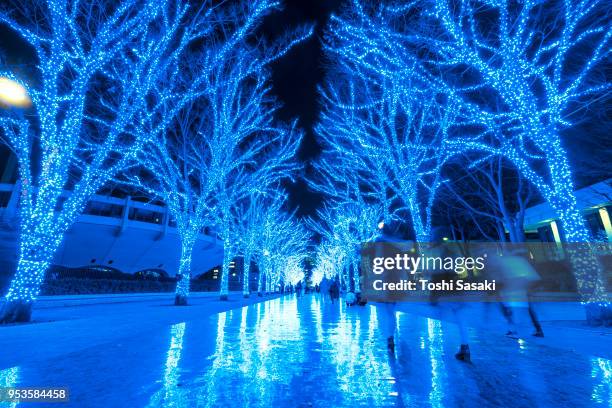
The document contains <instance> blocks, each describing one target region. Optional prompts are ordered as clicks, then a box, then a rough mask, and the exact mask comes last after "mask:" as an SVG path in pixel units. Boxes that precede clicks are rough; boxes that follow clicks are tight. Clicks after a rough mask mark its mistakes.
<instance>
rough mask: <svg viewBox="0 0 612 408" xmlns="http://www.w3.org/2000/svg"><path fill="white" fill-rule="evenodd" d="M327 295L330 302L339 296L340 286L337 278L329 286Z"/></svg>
mask: <svg viewBox="0 0 612 408" xmlns="http://www.w3.org/2000/svg"><path fill="white" fill-rule="evenodd" d="M329 297H330V298H331V302H332V303H334V300H337V299H339V298H340V286H339V285H338V280H337V279H334V280H333V281H332V283H331V285H330V286H329Z"/></svg>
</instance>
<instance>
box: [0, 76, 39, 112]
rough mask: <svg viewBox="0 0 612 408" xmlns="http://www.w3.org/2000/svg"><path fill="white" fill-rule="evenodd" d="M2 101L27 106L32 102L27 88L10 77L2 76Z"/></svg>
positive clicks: (7, 103) (0, 99) (5, 103)
mask: <svg viewBox="0 0 612 408" xmlns="http://www.w3.org/2000/svg"><path fill="white" fill-rule="evenodd" d="M0 103H1V104H3V105H9V106H16V107H20V108H27V107H28V106H30V105H31V104H32V101H31V99H30V97H29V96H28V93H27V91H26V89H25V88H24V87H23V86H22V85H21V84H19V83H17V82H15V81H13V80H12V79H8V78H0Z"/></svg>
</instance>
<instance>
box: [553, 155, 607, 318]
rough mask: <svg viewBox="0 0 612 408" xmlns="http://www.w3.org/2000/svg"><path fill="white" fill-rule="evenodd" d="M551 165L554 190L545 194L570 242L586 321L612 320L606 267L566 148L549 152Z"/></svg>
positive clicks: (568, 251)
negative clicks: (594, 245) (596, 247)
mask: <svg viewBox="0 0 612 408" xmlns="http://www.w3.org/2000/svg"><path fill="white" fill-rule="evenodd" d="M551 150H553V149H551ZM548 166H549V170H550V175H551V180H552V190H551V191H549V194H547V195H545V198H546V200H547V201H548V203H549V204H550V206H551V207H552V208H553V210H554V211H555V213H556V215H557V217H558V219H559V221H560V222H561V226H562V228H563V233H564V236H565V240H566V241H567V242H568V243H569V245H566V247H567V248H568V249H567V250H566V254H567V256H568V258H569V261H570V264H571V266H572V272H573V274H574V276H575V277H576V284H577V286H578V292H579V293H580V296H581V298H582V301H583V302H584V303H585V307H586V312H587V322H588V323H589V324H590V325H599V324H602V323H609V322H610V318H611V314H612V313H611V309H610V303H609V301H608V299H607V294H606V288H605V283H604V282H605V279H604V276H603V275H604V270H603V267H602V265H601V263H600V262H599V259H598V258H597V256H596V254H595V253H594V251H593V248H591V244H590V243H591V242H592V237H591V233H590V232H589V230H588V228H587V227H586V224H585V221H584V217H583V216H582V213H581V212H580V209H579V207H578V204H577V201H576V195H575V193H574V183H573V181H572V178H571V171H570V166H569V163H568V160H567V154H566V152H565V151H564V150H563V148H561V147H560V146H557V148H556V149H554V150H553V151H551V152H550V154H549V157H548Z"/></svg>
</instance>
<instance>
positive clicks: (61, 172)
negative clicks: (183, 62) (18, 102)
mask: <svg viewBox="0 0 612 408" xmlns="http://www.w3.org/2000/svg"><path fill="white" fill-rule="evenodd" d="M20 11H21V12H23V15H20V14H19V12H20ZM206 20H207V16H206V15H205V14H198V13H196V14H195V17H194V16H191V17H189V16H188V13H187V5H186V4H185V3H184V2H182V1H146V0H123V1H121V2H118V3H116V4H113V7H110V5H109V4H108V2H99V3H95V4H84V2H81V1H73V2H65V1H60V0H48V1H46V2H37V3H34V2H33V3H31V4H28V5H22V6H20V7H14V8H11V9H10V10H9V11H7V12H6V11H5V12H3V13H2V14H0V22H2V23H4V24H6V25H8V26H9V27H11V28H12V29H13V30H15V31H16V32H17V33H18V34H20V35H21V37H22V38H23V39H24V40H25V41H27V42H28V43H29V44H30V45H31V47H32V48H33V50H34V51H35V53H36V57H37V63H36V72H35V73H34V74H33V76H32V77H31V78H30V79H25V78H16V77H15V75H13V74H11V73H5V72H3V73H1V74H2V75H3V76H8V77H10V78H13V79H15V80H17V81H18V82H20V83H22V84H23V85H24V86H25V88H26V89H27V91H28V94H29V95H30V97H31V99H32V102H33V109H32V110H31V111H28V112H26V115H16V116H11V115H10V113H9V115H5V116H4V117H2V118H1V119H0V126H1V128H2V132H3V133H2V136H3V140H4V141H6V142H7V144H8V145H9V147H10V148H11V149H12V150H13V152H14V153H15V155H16V157H17V161H18V168H19V181H18V183H19V186H20V200H19V220H20V221H19V222H20V228H19V254H18V262H17V272H16V275H15V277H14V279H13V280H12V282H11V285H10V287H9V290H8V293H7V295H6V300H7V303H6V304H5V307H4V309H3V312H2V316H1V317H0V320H1V321H4V322H10V321H27V320H29V319H30V313H31V307H32V302H33V301H34V299H35V298H36V296H37V295H38V293H39V291H40V286H41V283H42V281H43V279H44V276H45V272H46V271H47V269H48V267H49V265H50V264H51V262H52V260H53V257H54V255H55V252H56V251H57V249H58V247H59V246H60V244H61V243H62V240H63V237H64V234H65V233H66V231H67V230H68V229H69V228H70V226H71V225H72V224H73V223H74V221H75V220H76V218H77V217H78V215H79V214H80V213H81V212H82V211H83V209H84V207H85V205H86V203H87V202H88V201H89V199H90V198H91V196H92V195H93V194H94V193H96V192H97V191H98V190H99V189H100V188H102V187H103V186H104V185H105V184H106V183H108V182H109V181H110V180H112V179H113V177H115V176H116V175H117V174H118V173H119V172H121V171H123V170H125V169H126V168H129V167H130V166H134V165H135V164H136V163H137V157H136V156H137V154H138V152H140V151H141V150H142V149H143V147H144V146H145V145H146V144H147V143H149V142H150V141H151V137H152V135H151V134H149V133H145V132H142V126H141V125H142V123H143V121H144V120H145V114H146V112H147V111H148V109H149V108H150V106H149V104H150V97H151V95H152V92H153V91H154V90H155V88H156V86H157V85H158V84H159V80H160V78H161V77H162V76H164V75H167V74H168V71H169V70H171V69H173V68H174V67H175V66H176V61H177V60H178V59H180V58H181V56H182V54H183V53H184V51H185V49H186V48H187V46H188V45H189V44H190V43H191V42H192V41H194V40H195V39H198V38H200V37H201V36H202V34H203V31H206V29H207V28H208V26H207V25H206V24H204V22H205V21H206ZM174 96H176V95H174ZM190 97H191V95H189V94H186V95H183V96H178V97H176V98H175V99H174V100H173V101H166V102H167V103H168V104H167V106H169V108H170V109H173V108H174V106H175V105H180V104H181V103H184V102H185V100H186V99H188V98H190ZM65 190H71V193H70V194H69V195H68V196H66V194H65Z"/></svg>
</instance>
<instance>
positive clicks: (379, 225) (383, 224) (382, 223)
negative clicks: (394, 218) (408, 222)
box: [378, 221, 385, 229]
mask: <svg viewBox="0 0 612 408" xmlns="http://www.w3.org/2000/svg"><path fill="white" fill-rule="evenodd" d="M383 228H385V222H384V221H381V222H379V223H378V229H383Z"/></svg>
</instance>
